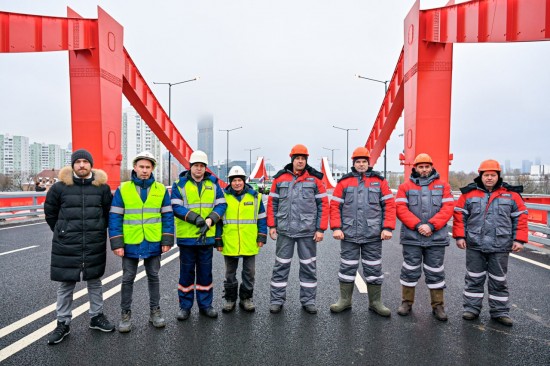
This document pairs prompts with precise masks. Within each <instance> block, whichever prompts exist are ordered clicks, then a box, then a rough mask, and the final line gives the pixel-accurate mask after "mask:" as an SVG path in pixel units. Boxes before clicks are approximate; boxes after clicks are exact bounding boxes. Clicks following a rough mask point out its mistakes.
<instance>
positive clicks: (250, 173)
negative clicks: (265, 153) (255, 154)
mask: <svg viewBox="0 0 550 366" xmlns="http://www.w3.org/2000/svg"><path fill="white" fill-rule="evenodd" d="M259 149H261V147H255V148H253V149H245V150H248V152H249V156H248V164H249V165H248V167H249V169H250V171H249V172H248V179H250V176H251V175H252V151H254V150H259Z"/></svg>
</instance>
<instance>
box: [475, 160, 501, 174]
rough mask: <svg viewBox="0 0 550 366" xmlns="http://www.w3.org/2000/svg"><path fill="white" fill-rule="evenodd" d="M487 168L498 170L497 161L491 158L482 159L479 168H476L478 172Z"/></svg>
mask: <svg viewBox="0 0 550 366" xmlns="http://www.w3.org/2000/svg"><path fill="white" fill-rule="evenodd" d="M488 170H494V171H495V172H500V171H501V169H500V164H499V163H498V161H496V160H492V159H489V160H484V161H482V162H481V164H479V168H477V172H478V173H481V172H486V171H488Z"/></svg>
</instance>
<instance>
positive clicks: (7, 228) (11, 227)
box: [0, 222, 46, 230]
mask: <svg viewBox="0 0 550 366" xmlns="http://www.w3.org/2000/svg"><path fill="white" fill-rule="evenodd" d="M44 224H46V223H45V222H37V223H36V224H25V225H17V226H10V227H3V228H1V229H0V230H9V229H17V228H18V227H25V226H33V225H44Z"/></svg>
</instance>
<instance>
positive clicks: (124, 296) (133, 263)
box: [120, 255, 160, 310]
mask: <svg viewBox="0 0 550 366" xmlns="http://www.w3.org/2000/svg"><path fill="white" fill-rule="evenodd" d="M138 262H139V259H138V258H127V257H122V286H121V287H122V288H121V291H120V307H121V309H122V310H131V309H132V294H133V293H134V280H135V279H136V274H137V268H138ZM143 263H144V264H145V272H146V273H147V285H148V287H149V307H150V308H151V309H153V308H156V307H158V306H159V302H160V281H159V270H160V255H157V256H154V257H150V258H145V259H144V260H143Z"/></svg>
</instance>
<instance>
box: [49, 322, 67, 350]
mask: <svg viewBox="0 0 550 366" xmlns="http://www.w3.org/2000/svg"><path fill="white" fill-rule="evenodd" d="M69 333H71V327H70V326H69V324H65V323H63V322H60V321H57V327H55V329H54V330H53V332H51V333H50V335H48V344H51V345H54V344H58V343H61V341H62V340H63V339H64V338H65V337H66V336H68V335H69Z"/></svg>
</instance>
